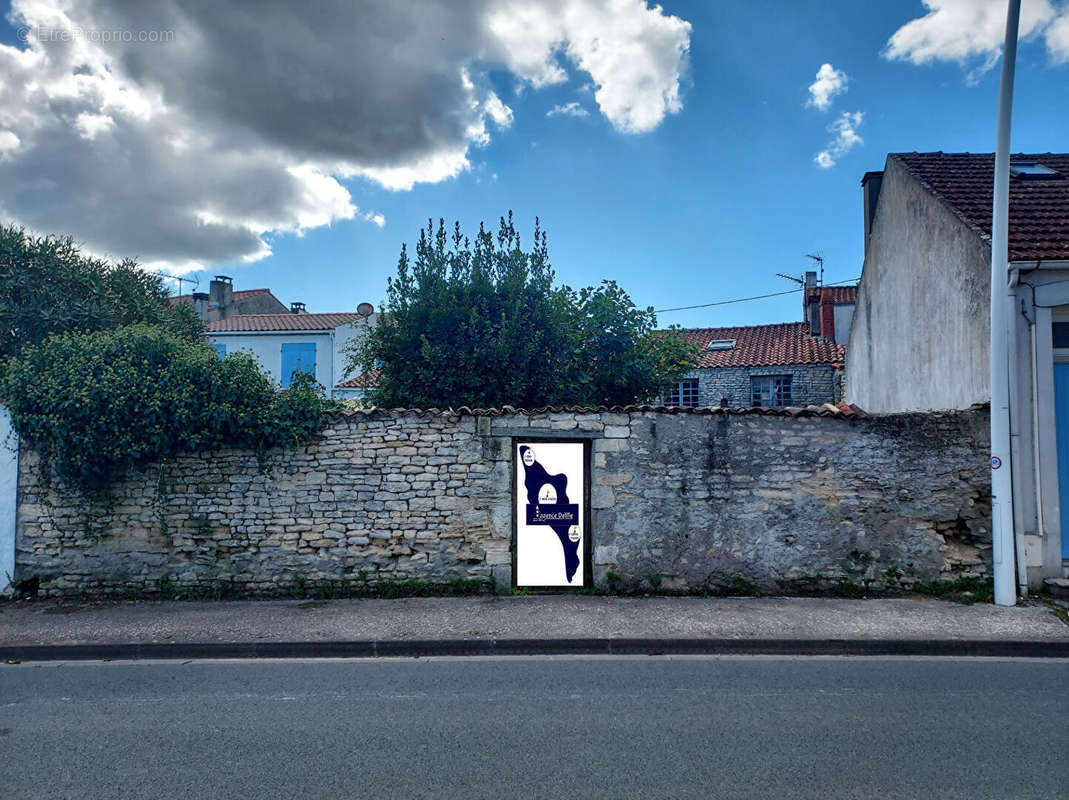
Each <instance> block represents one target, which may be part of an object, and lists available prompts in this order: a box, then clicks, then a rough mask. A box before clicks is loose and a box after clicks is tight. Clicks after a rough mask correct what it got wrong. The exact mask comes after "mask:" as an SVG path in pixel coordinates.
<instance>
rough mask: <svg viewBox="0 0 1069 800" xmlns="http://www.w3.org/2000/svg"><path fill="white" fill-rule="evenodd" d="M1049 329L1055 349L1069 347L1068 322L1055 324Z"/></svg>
mask: <svg viewBox="0 0 1069 800" xmlns="http://www.w3.org/2000/svg"><path fill="white" fill-rule="evenodd" d="M1050 327H1051V334H1052V335H1053V339H1054V342H1053V344H1054V347H1055V348H1057V349H1061V348H1063V347H1069V322H1055V323H1053V324H1052V325H1051V326H1050Z"/></svg>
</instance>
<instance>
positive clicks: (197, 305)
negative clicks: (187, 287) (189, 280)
mask: <svg viewBox="0 0 1069 800" xmlns="http://www.w3.org/2000/svg"><path fill="white" fill-rule="evenodd" d="M193 310H194V311H195V312H197V316H198V317H200V319H201V321H202V322H207V321H208V293H207V292H193Z"/></svg>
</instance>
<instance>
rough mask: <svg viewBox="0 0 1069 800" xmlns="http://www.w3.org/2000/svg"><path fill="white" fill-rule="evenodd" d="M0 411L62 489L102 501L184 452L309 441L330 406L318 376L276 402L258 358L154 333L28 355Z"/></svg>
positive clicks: (91, 337)
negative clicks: (132, 473)
mask: <svg viewBox="0 0 1069 800" xmlns="http://www.w3.org/2000/svg"><path fill="white" fill-rule="evenodd" d="M0 402H2V403H3V404H4V405H6V406H7V407H8V408H9V409H10V411H11V415H12V419H13V421H14V423H15V426H16V428H17V430H18V432H19V435H20V436H22V437H24V438H25V440H26V441H27V442H28V443H29V444H30V445H31V446H32V447H34V448H35V449H36V450H37V451H38V452H39V453H40V454H41V456H42V458H43V459H44V460H45V462H46V464H47V465H49V466H50V467H54V468H55V469H56V472H57V474H58V475H59V476H60V478H61V479H62V480H64V481H65V482H67V483H69V484H70V485H72V486H74V487H75V488H78V489H81V490H84V491H86V492H87V493H98V494H99V493H104V492H105V490H106V489H107V486H108V485H109V484H110V483H111V482H112V480H114V479H115V478H117V477H119V476H121V475H123V474H124V473H126V472H127V471H128V470H129V469H131V468H133V467H139V466H143V465H145V464H147V463H148V462H151V461H156V460H158V459H161V458H167V457H170V456H173V455H176V454H178V453H182V452H194V451H201V450H210V449H214V448H219V447H224V446H229V447H246V448H255V449H256V450H258V451H261V452H262V451H263V450H264V449H266V448H268V447H273V446H278V445H282V446H285V445H293V444H297V443H300V442H303V441H306V440H307V439H308V438H309V437H311V436H312V435H313V434H314V433H315V431H316V430H317V429H318V427H319V425H320V418H321V416H322V413H323V411H324V410H325V409H326V407H327V401H325V400H324V399H323V397H322V395H321V393H320V392H319V391H318V389H317V388H316V386H315V383H314V381H313V380H312V378H311V377H310V376H307V375H303V374H302V375H300V376H299V377H298V378H297V379H295V380H294V382H293V384H292V385H291V386H290V387H289V388H288V389H285V390H282V391H277V390H276V389H275V387H274V385H273V384H272V382H271V380H270V379H269V378H268V377H267V376H266V375H265V374H263V373H262V372H261V371H260V368H259V366H258V364H257V363H256V361H255V360H254V359H253V358H252V356H250V355H247V354H244V353H235V354H232V355H229V356H227V357H226V358H220V357H219V356H218V355H217V354H216V352H215V350H213V349H212V348H211V347H210V346H209V345H208V344H207V343H206V342H205V341H203V340H202V339H200V338H199V337H197V338H189V337H187V336H185V335H183V334H181V333H177V332H174V331H172V330H168V329H166V328H163V327H158V326H152V325H146V324H137V325H130V326H127V327H124V328H117V329H114V330H108V331H99V332H96V333H91V334H77V333H67V334H60V335H57V336H53V337H51V338H49V339H48V340H46V341H45V342H44V343H43V344H41V345H30V346H27V347H26V348H24V350H23V352H22V356H21V358H19V359H18V360H17V361H16V360H10V361H9V362H8V364H7V365H6V369H4V370H3V374H2V376H0Z"/></svg>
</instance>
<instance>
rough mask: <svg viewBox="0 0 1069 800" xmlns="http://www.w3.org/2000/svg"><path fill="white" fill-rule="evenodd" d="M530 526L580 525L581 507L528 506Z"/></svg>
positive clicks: (558, 505) (557, 505) (556, 504)
mask: <svg viewBox="0 0 1069 800" xmlns="http://www.w3.org/2000/svg"><path fill="white" fill-rule="evenodd" d="M527 524H528V525H578V524H579V506H578V505H577V504H575V503H547V504H542V505H535V506H532V505H528V506H527Z"/></svg>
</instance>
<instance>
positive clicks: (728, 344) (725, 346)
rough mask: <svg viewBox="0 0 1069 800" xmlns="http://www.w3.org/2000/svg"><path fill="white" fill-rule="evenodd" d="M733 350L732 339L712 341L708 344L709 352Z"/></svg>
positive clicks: (733, 341) (733, 343) (733, 342)
mask: <svg viewBox="0 0 1069 800" xmlns="http://www.w3.org/2000/svg"><path fill="white" fill-rule="evenodd" d="M734 348H735V340H734V339H713V340H712V341H711V342H709V349H710V350H733V349H734Z"/></svg>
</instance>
